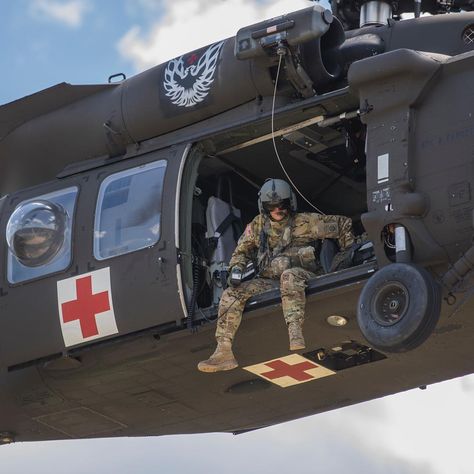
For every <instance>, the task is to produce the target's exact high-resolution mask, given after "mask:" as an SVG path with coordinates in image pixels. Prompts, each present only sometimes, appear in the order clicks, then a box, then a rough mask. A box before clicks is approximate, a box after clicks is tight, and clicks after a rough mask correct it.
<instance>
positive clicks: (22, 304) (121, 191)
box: [0, 0, 474, 443]
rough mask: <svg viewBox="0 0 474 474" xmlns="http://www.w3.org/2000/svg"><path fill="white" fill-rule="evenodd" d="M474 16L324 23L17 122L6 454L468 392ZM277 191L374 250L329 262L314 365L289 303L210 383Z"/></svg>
mask: <svg viewBox="0 0 474 474" xmlns="http://www.w3.org/2000/svg"><path fill="white" fill-rule="evenodd" d="M473 9H474V1H472V0H469V1H457V0H452V1H441V0H422V1H420V0H415V1H409V0H406V1H403V0H401V1H397V2H391V1H365V0H357V1H346V0H337V1H333V2H332V11H330V10H327V9H325V8H323V7H322V6H320V5H318V4H312V5H311V6H310V7H308V8H306V9H303V10H300V11H297V12H294V13H288V14H286V15H283V16H280V17H276V18H272V19H270V20H268V21H264V22H261V23H258V24H254V25H251V26H248V27H245V28H242V29H241V30H239V31H238V32H237V34H236V36H235V37H232V38H228V39H226V40H223V41H220V42H217V43H215V44H212V45H210V46H207V47H205V48H201V49H199V50H196V51H192V52H190V53H188V54H184V55H183V56H180V57H178V58H175V59H172V60H170V61H168V62H166V63H164V64H161V65H158V66H156V67H154V68H152V69H150V70H148V71H145V72H143V73H141V74H138V75H136V76H134V77H131V78H129V79H126V78H125V77H119V78H117V77H114V76H111V77H110V78H109V83H107V84H100V85H77V86H74V85H69V84H66V83H62V84H58V85H56V86H54V87H51V88H49V89H46V90H43V91H41V92H38V93H36V94H33V95H31V96H27V97H24V98H22V99H19V100H16V101H14V102H12V103H9V104H6V105H4V106H2V107H0V156H1V160H0V195H1V199H0V236H1V245H0V258H1V260H2V262H3V265H2V269H3V270H2V272H1V273H0V315H1V317H0V368H1V372H0V381H1V390H0V402H1V403H0V407H1V408H0V440H1V442H2V443H11V442H14V441H35V440H36V441H38V440H52V439H68V438H93V437H101V436H107V437H111V436H145V435H160V434H174V433H202V432H211V431H223V432H232V433H242V432H245V431H248V430H252V429H257V428H261V427H264V426H269V425H272V424H275V423H280V422H283V421H286V420H291V419H295V418H298V417H302V416H307V415H310V414H316V413H320V412H324V411H327V410H332V409H336V408H338V407H343V406H347V405H351V404H355V403H358V402H361V401H365V400H370V399H374V398H377V397H382V396H386V395H389V394H393V393H396V392H400V391H403V390H407V389H411V388H414V387H423V386H426V385H427V384H432V383H436V382H439V381H442V380H446V379H450V378H453V377H458V376H462V375H466V374H469V373H472V372H473V370H474V361H473V358H472V356H471V339H472V336H473V334H474V320H473V319H472V317H471V313H472V311H473V310H474V300H473V298H472V291H473V284H472V273H473V272H472V270H473V268H474V247H473V246H472V237H473V201H472V199H473V197H472V190H471V187H472V185H473V180H474V178H473V169H474V165H473V151H474V102H473V101H474V89H473V87H474V86H473V84H474V78H473V77H472V75H473V72H472V71H473V63H474V13H472V12H471V11H472V10H473ZM422 13H429V14H430V15H429V16H426V15H423V16H422ZM405 14H411V16H412V17H413V18H411V19H404V20H403V21H399V20H400V19H401V17H402V16H403V15H405ZM469 78H471V79H469ZM117 79H120V80H117ZM269 176H272V177H278V178H283V179H288V178H289V179H290V180H291V182H292V184H293V185H294V186H295V188H296V189H297V191H298V193H299V194H300V197H299V198H298V199H299V208H300V210H302V211H312V210H313V206H317V208H318V210H319V212H324V213H330V214H342V215H347V216H349V217H351V218H352V220H353V222H354V229H355V230H356V234H357V235H358V236H359V243H360V245H358V246H357V248H355V249H354V252H353V254H352V255H351V265H349V266H348V268H345V269H342V270H338V271H335V272H334V271H330V264H331V259H332V257H333V254H331V252H330V251H329V252H328V251H326V253H322V254H321V260H322V261H324V262H326V265H327V269H328V272H327V273H326V274H324V275H322V276H319V277H317V278H315V279H314V280H312V281H310V282H309V284H308V288H307V309H306V311H307V321H306V323H305V336H306V339H307V345H308V347H309V349H308V350H305V351H300V353H298V354H293V355H290V356H289V354H288V351H287V341H286V328H285V326H284V322H283V318H282V315H281V308H280V299H279V291H278V289H275V290H272V291H268V292H265V293H262V294H260V295H258V296H256V297H254V298H252V299H251V300H249V302H248V304H247V307H246V311H245V314H244V321H243V324H242V327H241V329H240V332H239V334H238V337H237V339H236V342H235V352H236V354H237V355H238V359H239V361H240V362H241V367H239V368H238V369H235V370H232V371H229V372H223V373H217V374H203V373H200V372H198V371H197V370H196V364H197V362H198V361H199V360H201V359H202V358H203V357H205V356H207V355H208V354H209V352H210V350H211V348H212V347H213V345H214V339H213V332H214V329H215V321H216V315H217V305H218V302H219V298H220V295H221V293H222V290H223V287H224V286H225V284H226V271H227V267H226V264H227V262H228V259H229V257H230V254H231V253H232V250H233V248H234V246H235V243H236V239H237V238H238V235H239V232H240V231H241V229H242V228H241V226H242V224H245V223H246V222H249V221H250V220H251V219H252V218H253V217H254V215H256V214H257V212H258V209H257V199H256V194H257V190H258V188H259V187H260V186H261V184H262V183H263V182H264V180H265V178H267V177H269ZM325 248H326V249H327V248H329V249H331V246H326V247H325ZM334 251H337V249H335V250H334Z"/></svg>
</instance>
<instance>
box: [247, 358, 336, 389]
mask: <svg viewBox="0 0 474 474" xmlns="http://www.w3.org/2000/svg"><path fill="white" fill-rule="evenodd" d="M244 369H245V370H248V371H249V372H252V373H253V374H256V375H258V376H259V377H262V378H264V379H265V380H268V381H269V382H273V383H275V384H276V385H279V386H280V387H290V386H292V385H296V384H300V383H304V382H309V381H310V380H316V379H319V378H321V377H326V376H328V375H334V374H335V372H333V371H332V370H329V369H326V368H325V367H322V366H320V365H318V364H316V363H314V362H313V361H311V360H309V359H306V358H305V357H303V356H300V355H299V354H291V355H289V356H285V357H280V358H279V359H274V360H270V361H267V362H262V363H261V364H255V365H251V366H249V367H244ZM268 369H271V370H268Z"/></svg>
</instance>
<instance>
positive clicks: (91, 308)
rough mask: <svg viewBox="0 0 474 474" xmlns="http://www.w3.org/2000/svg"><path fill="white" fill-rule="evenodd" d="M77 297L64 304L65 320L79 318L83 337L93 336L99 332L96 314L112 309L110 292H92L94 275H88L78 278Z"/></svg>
mask: <svg viewBox="0 0 474 474" xmlns="http://www.w3.org/2000/svg"><path fill="white" fill-rule="evenodd" d="M76 292H77V299H76V300H74V301H68V302H66V303H63V304H62V309H63V321H64V322H65V323H69V322H70V321H75V320H76V319H78V320H79V323H80V325H81V331H82V337H91V336H96V335H97V334H99V331H98V329H97V323H96V319H95V315H96V314H98V313H103V312H104V311H108V310H109V309H110V304H109V293H108V291H102V292H101V293H96V294H95V295H93V294H92V277H91V276H90V275H89V276H86V277H84V278H79V279H78V280H76Z"/></svg>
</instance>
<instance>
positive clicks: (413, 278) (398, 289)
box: [357, 263, 441, 352]
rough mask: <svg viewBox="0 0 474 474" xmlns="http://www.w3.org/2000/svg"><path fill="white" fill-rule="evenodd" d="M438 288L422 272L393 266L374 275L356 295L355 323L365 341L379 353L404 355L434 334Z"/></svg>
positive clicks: (436, 319)
mask: <svg viewBox="0 0 474 474" xmlns="http://www.w3.org/2000/svg"><path fill="white" fill-rule="evenodd" d="M440 312H441V289H440V287H439V285H438V284H437V283H436V282H435V280H434V279H433V277H432V276H431V275H430V274H429V273H428V272H427V271H426V270H425V269H424V268H421V267H418V266H415V265H411V264H406V263H393V264H391V265H387V266H386V267H384V268H382V269H381V270H379V271H378V272H377V273H375V274H374V275H373V276H372V277H371V278H370V279H369V281H368V282H367V283H366V285H365V286H364V288H363V289H362V292H361V294H360V296H359V304H358V308H357V321H358V323H359V328H360V330H361V331H362V334H363V335H364V337H365V338H366V339H367V341H368V342H369V343H370V344H371V345H372V346H373V347H374V348H376V349H379V350H381V351H382V352H406V351H409V350H412V349H415V348H416V347H418V346H419V345H420V344H422V343H423V342H424V341H425V340H426V339H427V338H428V336H429V335H430V334H431V333H432V332H433V330H434V328H435V326H436V323H437V322H438V319H439V314H440Z"/></svg>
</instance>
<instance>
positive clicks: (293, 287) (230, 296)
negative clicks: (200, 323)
mask: <svg viewBox="0 0 474 474" xmlns="http://www.w3.org/2000/svg"><path fill="white" fill-rule="evenodd" d="M314 276H316V275H315V274H314V273H312V272H310V271H308V270H304V269H303V268H299V267H295V268H289V269H287V270H285V271H283V273H282V274H281V276H280V293H281V303H282V308H283V316H284V318H285V322H286V324H289V323H291V322H297V321H299V322H301V323H302V322H303V320H304V310H305V303H306V296H305V289H306V282H307V281H308V279H310V278H312V277H314ZM277 287H278V283H277V280H274V279H270V278H254V279H253V280H250V281H245V282H243V283H242V284H241V285H240V286H238V287H236V288H231V287H229V288H227V289H226V290H225V291H224V293H223V294H222V298H221V301H220V303H219V312H218V319H217V328H216V339H217V340H219V339H220V338H222V337H225V338H228V339H231V340H233V339H234V336H235V333H236V332H237V329H238V328H239V326H240V322H241V321H242V313H243V311H244V307H245V303H246V302H247V300H248V299H249V298H250V297H251V296H254V295H257V294H259V293H263V292H264V291H267V290H270V289H275V288H277Z"/></svg>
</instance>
